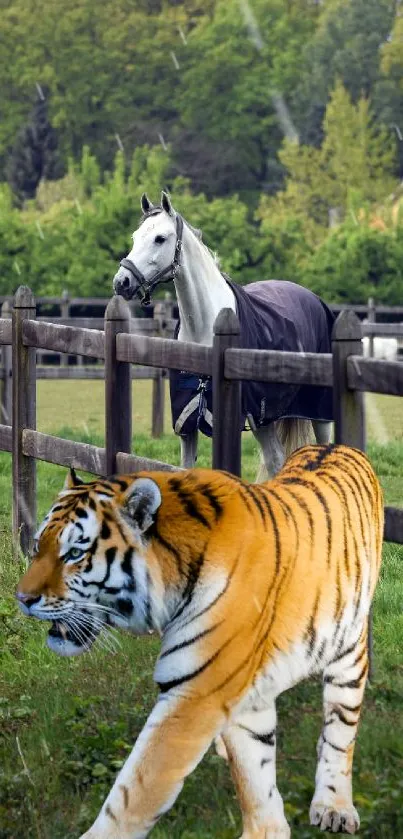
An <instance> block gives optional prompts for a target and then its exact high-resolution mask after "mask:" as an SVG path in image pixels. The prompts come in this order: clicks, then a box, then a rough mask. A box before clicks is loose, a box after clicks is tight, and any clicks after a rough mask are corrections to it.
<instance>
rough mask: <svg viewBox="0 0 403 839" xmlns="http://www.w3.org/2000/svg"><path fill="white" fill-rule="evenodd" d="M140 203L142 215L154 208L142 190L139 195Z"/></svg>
mask: <svg viewBox="0 0 403 839" xmlns="http://www.w3.org/2000/svg"><path fill="white" fill-rule="evenodd" d="M140 204H141V209H142V211H143V213H144V215H145V214H146V213H148V212H149V211H150V210H152V209H153V208H154V204H153V203H152V201H150V200H149V199H148V198H147V194H146V193H145V192H143V194H142V196H141V200H140Z"/></svg>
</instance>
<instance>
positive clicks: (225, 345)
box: [213, 309, 242, 475]
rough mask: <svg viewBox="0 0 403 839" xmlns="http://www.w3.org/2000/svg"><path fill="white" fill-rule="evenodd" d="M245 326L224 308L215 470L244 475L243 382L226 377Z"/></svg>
mask: <svg viewBox="0 0 403 839" xmlns="http://www.w3.org/2000/svg"><path fill="white" fill-rule="evenodd" d="M240 340H241V328H240V325H239V321H238V318H237V316H236V314H235V313H234V312H233V311H232V309H222V310H221V312H220V314H219V315H218V317H217V319H216V321H215V324H214V339H213V418H214V419H213V469H225V470H226V471H227V472H232V473H233V474H234V475H240V474H241V432H242V419H241V382H240V381H237V380H235V379H232V380H231V379H228V378H226V377H225V355H226V352H227V351H228V350H229V349H232V348H237V347H239V344H240Z"/></svg>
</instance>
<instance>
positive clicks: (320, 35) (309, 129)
mask: <svg viewBox="0 0 403 839" xmlns="http://www.w3.org/2000/svg"><path fill="white" fill-rule="evenodd" d="M396 16H398V10H397V4H396V3H395V2H394V0H327V2H326V3H323V4H322V10H321V15H320V18H319V21H318V25H317V27H316V30H315V33H314V35H313V37H312V38H311V40H310V41H309V42H308V43H307V44H306V46H305V50H304V54H303V61H302V62H301V67H300V71H301V75H300V81H299V84H298V85H297V86H296V89H295V93H294V97H293V105H294V108H295V111H296V113H297V114H298V116H297V121H298V124H299V125H300V127H301V136H302V140H303V142H304V143H313V144H314V145H316V146H318V145H320V143H321V141H322V137H323V133H322V131H323V127H322V120H323V115H324V112H325V109H326V106H327V102H328V98H329V95H330V92H331V91H332V89H333V88H334V85H335V83H336V80H337V79H338V78H339V79H341V81H342V83H343V85H344V87H345V88H346V89H347V90H348V92H349V94H350V95H351V97H352V99H353V101H354V102H357V101H358V99H359V98H360V97H362V96H366V97H373V98H378V96H379V94H378V88H379V86H382V84H383V81H384V76H383V73H382V69H381V66H380V48H381V47H382V46H383V44H384V43H385V41H386V39H387V37H388V35H389V33H390V31H391V28H392V26H393V22H394V19H396ZM383 92H384V94H385V88H383ZM389 93H390V91H389ZM379 98H380V97H379ZM385 105H386V102H385V101H383V102H382V107H383V108H385Z"/></svg>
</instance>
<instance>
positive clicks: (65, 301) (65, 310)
mask: <svg viewBox="0 0 403 839" xmlns="http://www.w3.org/2000/svg"><path fill="white" fill-rule="evenodd" d="M60 314H61V316H62V318H68V317H69V316H70V299H69V292H68V291H67V289H66V288H65V289H64V290H63V291H62V299H61V303H60ZM60 366H61V367H68V366H69V357H68V355H67V353H61V355H60Z"/></svg>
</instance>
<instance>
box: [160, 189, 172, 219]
mask: <svg viewBox="0 0 403 839" xmlns="http://www.w3.org/2000/svg"><path fill="white" fill-rule="evenodd" d="M161 207H162V209H163V210H165V212H166V213H168V215H169V216H173V214H174V211H173V209H172V204H171V199H170V198H169V196H168V194H167V193H166V192H164V190H162V192H161Z"/></svg>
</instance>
